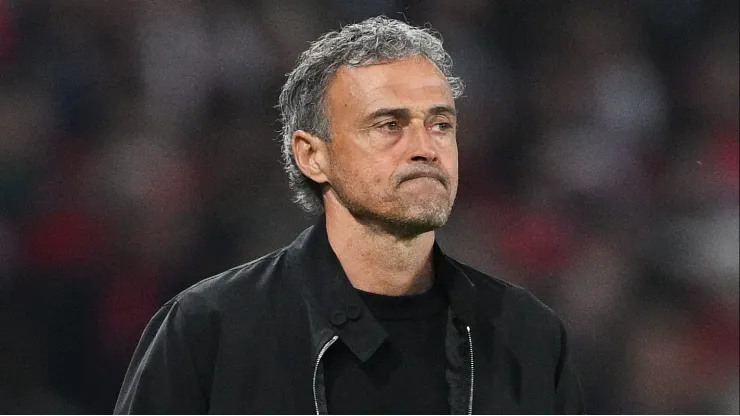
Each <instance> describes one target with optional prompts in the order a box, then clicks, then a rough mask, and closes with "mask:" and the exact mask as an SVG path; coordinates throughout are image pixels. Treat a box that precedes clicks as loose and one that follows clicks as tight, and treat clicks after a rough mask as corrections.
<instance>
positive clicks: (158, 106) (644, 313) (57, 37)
mask: <svg viewBox="0 0 740 416" xmlns="http://www.w3.org/2000/svg"><path fill="white" fill-rule="evenodd" d="M377 14H386V15H388V16H391V17H395V18H399V19H402V20H407V21H409V22H411V23H414V24H425V23H427V22H429V23H431V24H432V26H433V27H434V28H436V29H437V30H439V31H440V32H441V33H442V34H443V36H444V39H445V45H446V47H447V49H448V50H449V52H450V54H451V55H452V57H453V59H454V61H455V67H456V70H457V72H458V74H459V75H461V76H462V77H463V78H464V80H465V81H466V82H467V86H468V88H467V92H466V94H465V96H464V97H462V98H461V99H460V100H459V102H458V109H459V111H460V112H461V114H462V115H461V123H460V125H461V127H460V131H459V135H458V140H459V147H460V166H461V180H460V182H461V184H460V191H459V197H458V202H457V204H456V207H455V209H454V211H453V216H452V218H451V220H450V223H449V225H448V226H447V227H446V228H445V229H444V230H442V231H441V232H439V234H438V236H439V240H440V242H441V244H442V247H443V248H445V249H446V250H447V251H448V252H449V253H451V254H453V255H455V256H456V257H457V258H459V259H460V260H462V261H464V262H466V263H468V264H471V265H473V266H476V267H478V268H481V269H483V270H485V271H486V272H488V273H490V274H493V275H495V276H499V277H502V278H504V279H507V280H509V281H511V282H513V283H515V284H518V285H521V286H524V287H526V288H528V289H529V290H531V291H532V292H534V293H535V294H536V295H537V296H538V297H540V298H541V299H542V300H543V301H545V302H546V303H547V304H548V305H550V306H551V307H552V308H553V309H554V310H555V311H556V312H557V313H558V314H559V315H560V316H561V317H562V318H563V320H564V321H565V322H566V324H567V326H568V327H569V329H570V334H571V336H572V343H573V354H574V356H575V361H576V363H577V365H578V369H579V372H580V374H581V381H582V383H583V387H584V391H585V393H586V398H587V408H588V411H589V412H590V413H735V414H737V413H738V410H739V409H738V274H739V270H738V264H739V259H738V226H739V223H738V111H739V109H738V2H737V1H732V0H725V1H713V0H625V1H618V2H617V1H593V0H580V1H556V0H552V1H532V0H509V1H507V0H499V1H484V0H469V1H468V0H466V1H449V0H425V1H420V0H417V1H406V2H403V1H391V0H362V1H361V0H353V1H349V0H310V1H308V0H263V1H256V0H253V1H244V0H239V1H237V0H209V1H204V0H203V1H199V0H183V1H174V0H171V1H162V0H159V1H157V0H150V1H132V0H128V1H125V0H116V1H113V0H0V413H8V412H9V413H40V412H43V413H109V412H111V411H112V409H113V405H114V403H115V400H116V397H117V394H118V389H119V387H120V384H121V382H122V379H123V375H124V373H125V370H126V367H127V365H128V362H129V360H130V358H131V355H132V353H133V350H134V348H135V346H136V344H137V341H138V339H139V336H140V335H141V331H142V330H143V328H144V326H145V325H146V323H147V321H148V320H149V318H150V317H151V316H152V315H153V314H154V312H155V311H156V310H157V309H158V308H159V307H160V306H161V305H162V304H163V303H164V302H165V301H166V300H168V299H169V298H170V297H172V296H173V295H175V294H176V293H178V292H179V291H181V290H183V289H184V288H186V287H188V286H190V285H192V284H193V283H195V282H197V281H198V280H200V279H203V278H205V277H208V276H211V275H213V274H216V273H218V272H220V271H223V270H225V269H228V268H230V267H232V266H235V265H238V264H242V263H244V262H246V261H248V260H250V259H253V258H255V257H258V256H261V255H262V254H265V253H267V252H270V251H272V250H275V249H277V248H280V247H282V246H284V245H286V244H288V243H289V242H290V241H291V240H292V239H293V237H294V236H295V235H296V234H297V233H299V232H300V231H301V230H302V229H303V228H305V227H306V226H308V225H310V224H311V223H312V221H313V219H312V218H311V217H310V216H308V215H307V214H304V213H302V211H300V209H299V208H298V207H297V206H296V205H294V204H293V203H292V202H291V195H290V192H289V190H288V186H287V181H286V176H285V174H284V173H283V171H282V167H281V164H280V157H279V154H280V150H279V143H278V142H277V141H276V138H277V136H278V133H277V132H278V130H279V128H280V126H279V123H278V117H279V115H278V113H277V112H276V110H275V108H274V106H275V105H276V104H277V97H278V92H279V89H280V87H281V85H282V83H283V82H284V79H285V76H284V74H286V73H287V72H288V71H290V69H291V68H292V66H293V64H294V63H295V60H296V58H297V56H298V54H299V53H300V52H301V51H303V50H304V49H306V48H307V45H308V43H307V42H308V41H310V40H313V39H316V38H317V37H318V36H319V35H320V34H321V33H323V32H325V31H328V30H333V29H338V28H339V27H340V25H341V24H347V23H351V22H355V21H359V20H362V19H363V18H366V17H369V16H373V15H377Z"/></svg>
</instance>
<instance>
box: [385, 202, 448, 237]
mask: <svg viewBox="0 0 740 416" xmlns="http://www.w3.org/2000/svg"><path fill="white" fill-rule="evenodd" d="M412 211H413V210H412ZM449 216H450V208H448V207H444V208H442V207H439V208H437V209H430V207H429V206H426V207H424V208H423V209H422V210H420V211H417V212H409V211H407V212H405V213H404V214H402V215H393V216H389V217H387V218H386V219H387V220H388V221H387V222H388V223H389V225H390V226H391V228H392V229H393V234H395V235H397V236H399V237H404V238H410V237H415V236H417V235H420V234H424V233H427V232H429V231H434V230H436V229H438V228H440V227H442V226H443V225H445V224H446V223H447V219H448V218H449Z"/></svg>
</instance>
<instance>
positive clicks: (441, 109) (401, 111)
mask: <svg viewBox="0 0 740 416" xmlns="http://www.w3.org/2000/svg"><path fill="white" fill-rule="evenodd" d="M429 113H430V114H432V115H435V116H437V115H441V114H450V115H452V116H453V117H457V111H455V109H454V108H452V107H450V106H449V105H435V106H433V107H431V108H429ZM410 115H411V112H410V111H409V110H408V109H407V108H380V109H377V110H375V111H373V112H372V113H370V114H369V115H368V116H367V117H366V120H374V119H376V118H378V117H386V116H390V117H396V118H408V117H409V116H410Z"/></svg>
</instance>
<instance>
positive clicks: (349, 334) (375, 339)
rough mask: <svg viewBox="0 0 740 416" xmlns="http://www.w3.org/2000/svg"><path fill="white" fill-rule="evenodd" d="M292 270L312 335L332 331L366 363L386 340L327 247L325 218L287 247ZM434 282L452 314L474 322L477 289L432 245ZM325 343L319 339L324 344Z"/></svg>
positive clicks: (320, 219)
mask: <svg viewBox="0 0 740 416" xmlns="http://www.w3.org/2000/svg"><path fill="white" fill-rule="evenodd" d="M287 254H288V256H287V260H288V267H289V270H290V271H291V273H292V274H294V275H296V276H299V278H300V280H301V282H300V284H301V286H302V290H303V294H304V297H305V298H306V300H307V303H308V307H309V312H310V314H311V322H312V326H313V327H314V328H313V332H314V333H316V332H327V330H329V332H333V333H335V334H337V335H339V338H340V339H341V340H342V341H343V342H344V343H345V344H346V345H347V347H348V348H349V349H350V350H351V351H352V352H353V353H354V355H355V356H357V358H358V359H360V360H361V361H362V362H365V361H367V360H368V359H369V358H370V357H371V356H372V355H373V354H374V353H375V351H376V350H377V349H378V348H379V347H380V345H381V344H382V343H383V342H384V341H385V340H386V338H388V334H387V333H386V331H385V329H383V327H382V326H381V325H380V323H379V322H378V321H376V320H375V318H374V317H373V316H372V314H371V313H370V310H369V309H368V308H367V306H366V305H365V304H364V303H363V302H362V299H361V298H360V296H359V295H358V293H357V291H356V290H355V288H354V287H353V286H352V284H351V283H350V281H349V279H348V278H347V275H346V274H345V273H344V270H343V269H342V266H341V264H340V263H339V259H338V258H337V256H336V254H335V253H334V251H333V250H332V248H331V246H330V245H329V239H328V236H327V233H326V219H325V218H324V215H321V216H320V217H319V219H318V220H317V222H316V223H315V224H314V226H312V227H310V228H308V229H307V230H306V231H304V232H303V233H302V234H301V235H300V236H299V237H298V238H297V239H296V241H295V242H294V243H293V244H292V245H291V246H289V247H288V251H287ZM433 258H434V267H435V278H437V279H440V283H441V284H442V287H443V288H444V289H445V291H446V292H447V294H448V297H449V300H450V308H451V311H452V314H453V315H454V316H456V317H459V318H461V319H462V320H463V321H464V322H466V323H468V324H469V325H472V324H473V321H474V311H475V305H476V292H475V286H474V285H473V283H472V282H471V281H470V279H469V278H468V277H467V276H466V275H465V273H464V272H463V271H462V270H461V269H460V268H459V267H457V265H456V264H455V263H454V261H452V260H451V259H450V258H449V257H447V256H446V255H445V254H444V253H443V252H442V250H441V249H440V248H439V246H438V245H437V243H436V242H435V244H434V254H433ZM325 341H326V340H323V341H319V342H325Z"/></svg>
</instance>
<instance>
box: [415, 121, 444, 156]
mask: <svg viewBox="0 0 740 416" xmlns="http://www.w3.org/2000/svg"><path fill="white" fill-rule="evenodd" d="M409 127H410V128H409V129H408V132H409V138H408V143H409V155H410V156H409V159H411V160H412V161H417V162H436V161H437V158H438V157H439V156H438V154H437V149H436V148H435V145H434V142H433V140H434V139H433V137H432V135H431V134H429V131H428V130H427V128H426V126H425V125H424V123H420V124H417V123H412V124H411V125H410V126H409Z"/></svg>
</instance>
